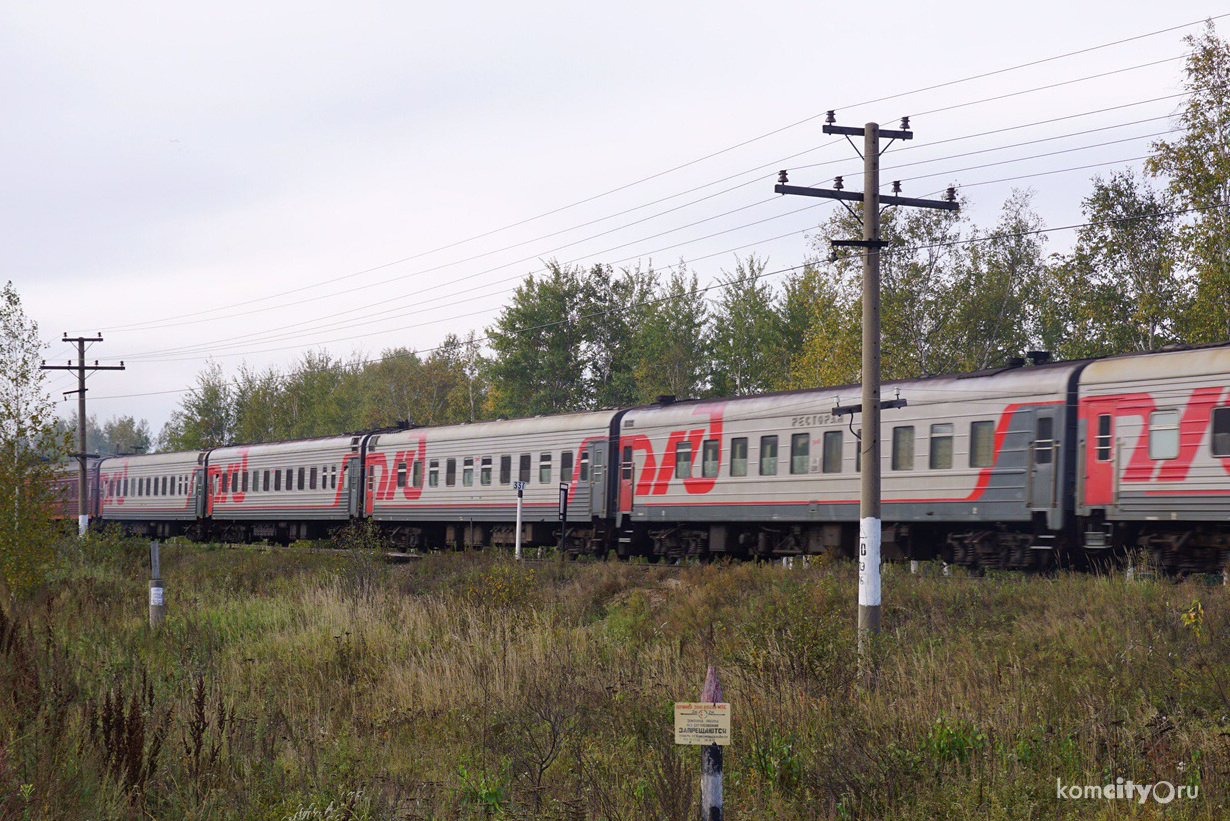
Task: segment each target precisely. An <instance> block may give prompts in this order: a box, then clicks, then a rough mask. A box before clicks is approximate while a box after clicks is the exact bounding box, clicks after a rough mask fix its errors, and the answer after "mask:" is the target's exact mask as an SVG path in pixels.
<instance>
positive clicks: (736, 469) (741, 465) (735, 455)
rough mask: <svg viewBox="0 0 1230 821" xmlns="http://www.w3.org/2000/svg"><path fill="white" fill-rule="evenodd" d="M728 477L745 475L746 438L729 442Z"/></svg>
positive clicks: (741, 437)
mask: <svg viewBox="0 0 1230 821" xmlns="http://www.w3.org/2000/svg"><path fill="white" fill-rule="evenodd" d="M730 475H731V476H746V475H747V437H746V436H740V437H738V438H737V439H731V440H730Z"/></svg>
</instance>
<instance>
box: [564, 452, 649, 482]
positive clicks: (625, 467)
mask: <svg viewBox="0 0 1230 821" xmlns="http://www.w3.org/2000/svg"><path fill="white" fill-rule="evenodd" d="M635 468H636V465H635V464H634V463H633V461H632V446H631V445H624V455H623V459H622V460H621V464H620V471H619V478H620V479H622V480H623V481H625V482H630V481H632V473H633V471H634V470H635ZM561 478H562V477H561Z"/></svg>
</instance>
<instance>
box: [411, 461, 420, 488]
mask: <svg viewBox="0 0 1230 821" xmlns="http://www.w3.org/2000/svg"><path fill="white" fill-rule="evenodd" d="M410 484H412V485H414V486H415V487H422V486H423V460H422V459H415V460H414V464H413V465H411V466H410Z"/></svg>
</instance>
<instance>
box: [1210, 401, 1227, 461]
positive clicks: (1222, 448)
mask: <svg viewBox="0 0 1230 821" xmlns="http://www.w3.org/2000/svg"><path fill="white" fill-rule="evenodd" d="M1210 444H1211V445H1212V449H1213V455H1214V456H1217V457H1220V458H1222V459H1225V458H1227V457H1230V408H1215V409H1214V410H1213V441H1212V442H1211V443H1210Z"/></svg>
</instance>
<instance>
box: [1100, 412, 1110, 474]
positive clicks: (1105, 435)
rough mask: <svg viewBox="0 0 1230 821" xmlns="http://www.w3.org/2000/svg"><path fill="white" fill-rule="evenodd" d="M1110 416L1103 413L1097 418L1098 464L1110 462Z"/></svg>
mask: <svg viewBox="0 0 1230 821" xmlns="http://www.w3.org/2000/svg"><path fill="white" fill-rule="evenodd" d="M1110 443H1111V433H1110V414H1109V413H1104V414H1102V415H1101V416H1099V417H1098V438H1097V459H1098V461H1099V462H1109V461H1110Z"/></svg>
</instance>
